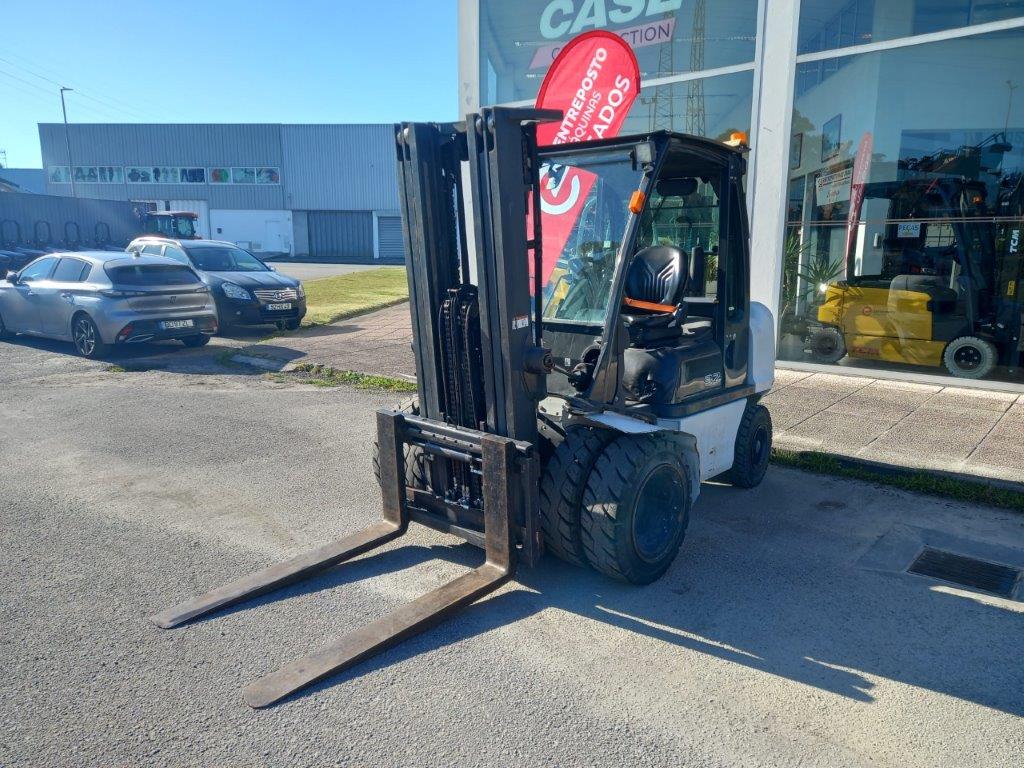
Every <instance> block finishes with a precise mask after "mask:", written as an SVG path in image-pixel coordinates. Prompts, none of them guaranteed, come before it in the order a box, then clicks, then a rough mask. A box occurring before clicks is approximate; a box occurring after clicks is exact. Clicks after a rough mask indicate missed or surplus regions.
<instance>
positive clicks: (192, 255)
mask: <svg viewBox="0 0 1024 768" xmlns="http://www.w3.org/2000/svg"><path fill="white" fill-rule="evenodd" d="M128 250H129V251H130V252H132V253H141V254H152V255H154V256H155V255H162V256H166V257H168V258H171V259H175V260H176V261H179V262H181V263H182V264H187V265H188V266H190V267H192V268H193V269H195V270H196V272H198V273H199V275H200V277H202V278H203V281H204V282H205V283H206V284H207V285H208V286H210V290H211V291H212V292H213V298H214V301H215V302H216V303H217V316H218V318H219V320H220V327H221V329H222V330H223V329H225V328H228V327H230V326H232V325H267V324H274V325H276V326H277V327H278V328H280V329H282V330H284V329H288V330H295V329H296V328H298V327H299V323H301V322H302V318H303V317H305V316H306V291H305V289H304V288H303V287H302V283H301V282H299V281H298V280H295V279H294V278H291V277H287V276H285V275H282V274H279V273H278V272H277V271H276V270H275V269H274V268H273V267H271V266H269V265H267V264H264V263H263V262H262V261H260V260H259V259H258V258H256V257H255V256H253V255H252V254H251V253H249V252H248V251H246V250H245V249H243V248H239V247H238V246H237V245H235V244H234V243H227V242H222V241H219V240H174V239H171V238H167V237H152V236H151V237H138V238H136V239H135V240H132V242H131V244H130V245H129V246H128Z"/></svg>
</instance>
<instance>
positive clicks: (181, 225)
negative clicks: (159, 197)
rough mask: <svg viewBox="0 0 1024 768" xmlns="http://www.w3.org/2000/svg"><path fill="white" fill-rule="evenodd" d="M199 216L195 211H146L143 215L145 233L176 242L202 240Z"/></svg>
mask: <svg viewBox="0 0 1024 768" xmlns="http://www.w3.org/2000/svg"><path fill="white" fill-rule="evenodd" d="M198 222H199V215H198V214H196V213H194V212H193V211H146V212H145V213H144V214H143V215H142V224H143V228H144V232H145V234H147V235H161V236H163V237H170V238H172V239H174V240H201V239H202V235H200V234H199V229H198Z"/></svg>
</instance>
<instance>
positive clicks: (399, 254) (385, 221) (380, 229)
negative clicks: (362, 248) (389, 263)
mask: <svg viewBox="0 0 1024 768" xmlns="http://www.w3.org/2000/svg"><path fill="white" fill-rule="evenodd" d="M377 238H378V239H377V242H378V245H379V255H380V258H382V259H404V258H405V237H404V236H403V235H402V217H401V216H378V217H377Z"/></svg>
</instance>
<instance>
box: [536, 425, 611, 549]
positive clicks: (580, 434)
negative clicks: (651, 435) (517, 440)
mask: <svg viewBox="0 0 1024 768" xmlns="http://www.w3.org/2000/svg"><path fill="white" fill-rule="evenodd" d="M613 437H614V433H612V432H609V431H608V430H605V429H591V428H590V427H583V426H571V427H569V428H568V429H567V430H565V433H564V437H563V439H562V441H561V443H560V444H558V445H557V446H556V447H555V449H554V451H552V452H551V455H550V456H549V457H548V458H547V459H546V460H545V461H544V471H543V474H542V476H541V481H540V525H541V530H542V531H543V533H544V548H545V549H546V550H547V551H548V552H550V553H551V554H553V555H555V556H556V557H558V558H560V559H562V560H565V561H566V562H567V563H572V564H573V565H579V566H584V565H586V556H585V555H584V554H583V537H582V533H581V531H580V505H581V504H582V502H583V491H584V489H585V488H586V485H587V478H589V477H590V470H591V469H593V467H594V463H595V462H596V461H597V459H598V457H599V456H600V455H601V453H602V451H604V448H605V446H606V445H608V443H609V442H610V441H611V439H612V438H613ZM542 459H543V452H542Z"/></svg>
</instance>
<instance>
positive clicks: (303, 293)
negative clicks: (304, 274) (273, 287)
mask: <svg viewBox="0 0 1024 768" xmlns="http://www.w3.org/2000/svg"><path fill="white" fill-rule="evenodd" d="M299 298H300V299H304V298H306V289H305V288H303V287H302V283H299Z"/></svg>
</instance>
